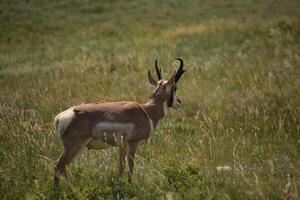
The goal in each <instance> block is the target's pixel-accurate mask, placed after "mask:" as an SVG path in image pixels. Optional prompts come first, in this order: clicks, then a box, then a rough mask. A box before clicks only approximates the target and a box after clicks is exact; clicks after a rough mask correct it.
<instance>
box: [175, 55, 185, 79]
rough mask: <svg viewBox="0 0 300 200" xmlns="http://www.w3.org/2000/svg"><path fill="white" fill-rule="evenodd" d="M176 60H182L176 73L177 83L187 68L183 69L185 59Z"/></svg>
mask: <svg viewBox="0 0 300 200" xmlns="http://www.w3.org/2000/svg"><path fill="white" fill-rule="evenodd" d="M176 60H179V62H180V64H179V67H178V70H177V72H176V75H175V82H176V83H177V81H179V79H180V77H181V76H182V74H183V73H184V72H185V71H186V70H185V69H183V60H182V59H181V58H176Z"/></svg>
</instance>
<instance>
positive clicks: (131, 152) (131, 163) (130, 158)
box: [127, 143, 138, 183]
mask: <svg viewBox="0 0 300 200" xmlns="http://www.w3.org/2000/svg"><path fill="white" fill-rule="evenodd" d="M137 147H138V144H137V143H130V144H129V145H128V152H127V162H128V168H129V172H128V182H129V183H131V182H132V173H133V166H134V155H135V152H136V150H137Z"/></svg>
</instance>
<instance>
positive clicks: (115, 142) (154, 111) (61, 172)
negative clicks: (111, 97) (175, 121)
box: [54, 58, 185, 187]
mask: <svg viewBox="0 0 300 200" xmlns="http://www.w3.org/2000/svg"><path fill="white" fill-rule="evenodd" d="M176 59H177V60H179V61H180V65H179V68H178V70H177V71H176V73H175V74H174V75H173V76H172V77H171V78H170V79H169V80H168V81H166V80H164V79H163V78H162V75H161V69H160V68H159V67H158V66H157V60H156V61H155V69H156V74H157V77H158V81H156V80H155V79H154V78H153V77H152V75H151V73H150V70H149V71H148V79H149V82H150V84H151V85H153V86H155V87H156V89H155V91H154V92H153V93H152V94H151V96H150V99H149V101H148V102H147V103H146V104H139V103H137V102H133V101H122V102H106V103H87V104H81V105H78V106H74V107H71V108H69V109H67V110H65V111H63V112H61V113H60V114H58V115H57V116H56V117H55V119H54V126H55V129H56V132H57V134H58V135H59V137H60V139H61V142H62V144H63V146H64V152H63V153H62V154H61V156H60V157H59V159H58V162H57V165H56V167H55V172H54V186H55V187H56V186H57V185H58V183H59V178H60V177H61V176H65V177H66V173H65V168H66V166H67V165H68V164H70V162H71V161H72V159H73V158H74V157H75V156H76V154H77V153H78V152H79V150H80V149H81V148H82V147H84V146H86V147H87V148H88V149H105V148H108V147H119V149H120V150H119V174H120V175H122V173H123V171H124V168H125V157H127V162H128V168H129V172H128V181H129V182H131V179H132V173H133V166H134V155H135V152H136V150H137V147H138V145H139V144H141V143H143V142H144V141H145V140H147V139H148V138H149V137H150V136H151V135H152V134H153V133H154V129H155V127H156V126H157V123H158V122H159V120H161V119H162V118H163V117H164V115H165V114H166V112H167V109H168V108H170V107H172V108H179V107H180V106H181V101H180V100H179V99H178V98H177V97H176V89H177V88H176V83H177V82H178V80H179V79H180V77H181V76H182V74H183V73H184V72H185V70H184V69H183V60H182V59H180V58H176Z"/></svg>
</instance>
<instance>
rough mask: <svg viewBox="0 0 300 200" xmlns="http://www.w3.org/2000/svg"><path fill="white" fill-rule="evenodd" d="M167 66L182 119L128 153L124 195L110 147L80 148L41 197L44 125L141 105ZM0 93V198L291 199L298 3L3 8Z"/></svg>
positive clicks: (48, 153)
mask: <svg viewBox="0 0 300 200" xmlns="http://www.w3.org/2000/svg"><path fill="white" fill-rule="evenodd" d="M178 56H180V57H182V58H183V59H184V60H185V65H186V68H187V70H188V71H187V73H186V74H184V77H183V78H182V80H181V81H180V83H179V85H178V92H177V95H178V97H179V98H180V99H181V100H182V102H183V104H184V108H183V109H182V112H177V111H174V110H170V112H169V113H168V116H166V117H165V118H164V119H163V120H162V121H161V122H160V124H159V126H158V128H157V130H156V133H155V135H154V136H153V137H152V138H151V140H150V141H149V142H148V143H147V144H144V145H142V146H140V148H139V149H138V152H137V157H136V166H135V172H134V181H133V184H132V185H129V184H128V183H127V182H126V176H124V177H122V178H119V177H118V176H117V173H116V171H117V170H116V169H117V159H118V151H117V149H108V150H104V151H83V152H82V153H81V154H80V155H79V156H78V157H77V158H76V159H75V161H74V162H73V163H72V165H71V166H70V167H69V168H68V175H69V180H70V182H71V184H68V183H63V184H62V186H61V190H60V191H58V192H53V190H52V178H53V167H54V165H55V162H56V159H57V158H58V156H59V154H60V153H61V152H62V145H61V144H60V142H59V139H58V138H57V137H56V135H55V134H54V131H53V128H52V121H53V117H54V116H55V115H56V114H57V113H59V112H60V111H62V110H64V109H66V108H68V107H70V106H72V105H76V104H79V103H81V102H95V101H103V100H107V101H117V100H136V101H138V102H146V101H147V99H148V97H149V95H150V93H151V92H152V90H153V88H152V87H151V86H150V84H149V83H148V81H147V70H148V69H151V70H153V69H154V68H153V67H154V60H155V59H156V58H158V59H159V62H160V65H161V67H162V68H163V72H164V74H165V76H167V77H168V76H170V75H171V74H172V73H173V72H174V70H175V69H176V68H177V66H178V63H177V62H176V61H175V59H174V58H175V57H178ZM0 95H1V99H0V199H51V198H52V199H118V198H122V197H124V198H125V199H296V198H299V195H300V194H299V193H300V184H299V183H300V151H299V149H300V115H299V113H300V1H298V0H285V1H275V0H266V1H258V0H249V1H243V0H235V1H224V0H215V1H208V0H187V1H179V0H178V1H158V0H153V1H147V0H140V1H133V0H132V1H119V0H113V1H111V0H102V1H96V0H72V1H71V0H65V1H60V0H51V1H50V0H27V1H21V0H13V1H12V0H4V1H1V2H0ZM219 166H230V167H231V168H232V171H226V172H218V171H217V170H216V168H217V167H219Z"/></svg>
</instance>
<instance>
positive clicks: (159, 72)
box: [155, 59, 162, 80]
mask: <svg viewBox="0 0 300 200" xmlns="http://www.w3.org/2000/svg"><path fill="white" fill-rule="evenodd" d="M155 70H156V74H157V78H158V80H161V79H162V76H161V68H159V67H158V65H157V59H156V60H155Z"/></svg>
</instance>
